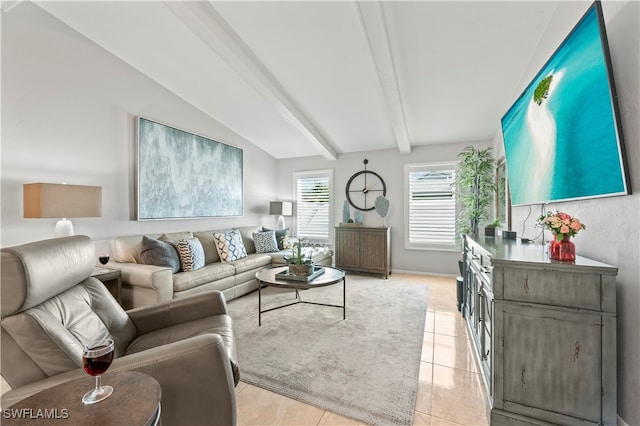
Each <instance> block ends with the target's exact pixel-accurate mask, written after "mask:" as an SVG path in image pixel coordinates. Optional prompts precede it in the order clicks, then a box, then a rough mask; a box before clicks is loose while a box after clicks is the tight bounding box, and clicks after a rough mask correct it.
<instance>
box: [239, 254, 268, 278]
mask: <svg viewBox="0 0 640 426" xmlns="http://www.w3.org/2000/svg"><path fill="white" fill-rule="evenodd" d="M271 262H272V260H271V256H269V255H268V254H257V253H252V254H249V255H247V256H246V257H243V258H242V259H239V260H235V261H233V262H231V263H230V265H233V267H234V268H236V274H239V273H240V272H245V271H250V270H252V269H256V268H260V267H263V266H267V265H270V264H271Z"/></svg>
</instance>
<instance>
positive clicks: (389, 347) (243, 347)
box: [229, 275, 428, 425]
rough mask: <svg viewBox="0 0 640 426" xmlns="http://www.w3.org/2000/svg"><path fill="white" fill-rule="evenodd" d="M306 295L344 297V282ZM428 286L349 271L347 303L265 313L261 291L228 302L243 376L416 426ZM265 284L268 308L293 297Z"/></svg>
mask: <svg viewBox="0 0 640 426" xmlns="http://www.w3.org/2000/svg"><path fill="white" fill-rule="evenodd" d="M300 295H301V298H302V300H308V301H313V302H320V303H330V304H341V303H342V284H341V283H340V284H335V285H332V286H329V287H322V288H316V289H310V290H304V291H301V292H300ZM427 296H428V287H427V286H426V285H423V284H412V283H409V282H406V281H403V280H399V279H394V278H390V279H388V280H384V279H379V278H375V277H363V276H359V275H348V276H347V290H346V300H347V309H346V317H347V318H346V320H343V319H342V309H340V308H334V307H327V306H319V305H309V304H297V305H293V306H288V307H285V308H283V309H277V310H274V311H271V312H267V313H263V314H262V326H261V327H258V293H257V291H256V292H253V293H251V294H249V295H246V296H243V297H241V298H239V299H235V300H233V301H231V302H229V311H230V314H231V316H232V317H233V319H234V329H235V333H236V343H237V350H238V364H239V367H240V375H241V380H243V381H245V382H247V383H250V384H252V385H255V386H258V387H260V388H263V389H267V390H270V391H273V392H276V393H278V394H281V395H284V396H287V397H290V398H293V399H296V400H298V401H302V402H305V403H308V404H311V405H314V406H316V407H319V408H322V409H325V410H329V411H332V412H334V413H337V414H341V415H343V416H346V417H350V418H353V419H356V420H359V421H362V422H365V423H367V424H371V425H411V424H412V422H413V414H414V408H415V401H416V393H417V389H418V374H419V370H420V356H421V351H422V339H423V336H424V324H425V317H426V311H427ZM294 297H295V293H294V290H290V289H289V290H284V289H275V288H272V287H266V288H263V290H262V303H263V310H264V309H268V308H270V307H274V306H279V305H282V304H286V303H288V302H291V301H293V300H294Z"/></svg>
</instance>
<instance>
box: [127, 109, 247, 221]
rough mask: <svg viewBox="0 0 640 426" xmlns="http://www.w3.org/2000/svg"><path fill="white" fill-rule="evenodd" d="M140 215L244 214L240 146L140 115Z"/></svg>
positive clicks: (138, 211)
mask: <svg viewBox="0 0 640 426" xmlns="http://www.w3.org/2000/svg"><path fill="white" fill-rule="evenodd" d="M137 154H138V155H137V160H138V161H137V184H138V192H137V201H138V209H137V216H138V220H151V219H178V218H200V217H220V216H242V214H243V170H242V166H243V163H242V161H243V159H242V149H240V148H237V147H234V146H231V145H227V144H224V143H221V142H217V141H214V140H212V139H209V138H206V137H204V136H199V135H196V134H194V133H190V132H187V131H184V130H180V129H177V128H174V127H170V126H167V125H165V124H161V123H157V122H155V121H151V120H148V119H146V118H143V117H138V151H137Z"/></svg>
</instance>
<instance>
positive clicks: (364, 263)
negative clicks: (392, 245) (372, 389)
mask: <svg viewBox="0 0 640 426" xmlns="http://www.w3.org/2000/svg"><path fill="white" fill-rule="evenodd" d="M360 234H361V235H360V238H361V239H360V267H362V268H366V269H369V270H377V271H380V272H384V268H385V265H386V255H387V253H386V246H387V238H386V237H387V234H386V231H385V232H380V231H362V232H361V233H360Z"/></svg>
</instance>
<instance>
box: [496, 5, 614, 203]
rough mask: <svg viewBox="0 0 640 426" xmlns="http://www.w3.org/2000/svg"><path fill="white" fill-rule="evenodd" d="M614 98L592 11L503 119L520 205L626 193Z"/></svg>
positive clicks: (515, 195) (512, 185)
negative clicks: (539, 96) (546, 81)
mask: <svg viewBox="0 0 640 426" xmlns="http://www.w3.org/2000/svg"><path fill="white" fill-rule="evenodd" d="M549 76H551V80H550V84H549V86H548V89H547V90H546V91H545V90H543V89H544V83H543V84H542V85H541V86H542V87H541V89H540V90H539V91H540V93H546V97H544V96H543V97H542V99H541V100H540V101H539V104H538V102H536V101H534V93H535V92H536V88H538V86H539V85H540V84H541V82H543V80H544V79H545V78H547V77H549ZM610 93H611V92H610V86H609V79H608V73H607V66H606V63H605V56H604V51H603V48H602V44H601V37H600V29H599V25H598V16H597V11H596V9H595V7H592V8H591V9H590V10H589V11H588V13H587V14H586V15H585V17H584V18H583V20H582V21H581V22H580V23H579V24H578V26H576V28H575V29H574V31H572V33H571V34H570V35H569V37H567V39H566V40H565V42H564V43H563V44H562V46H561V47H560V48H559V49H558V50H557V51H556V53H555V54H554V55H553V57H552V58H551V59H550V60H549V62H548V63H547V64H546V65H545V66H544V68H543V69H542V70H541V71H540V73H538V75H537V76H536V78H535V79H534V80H533V81H532V83H531V84H530V85H529V86H528V87H527V89H526V90H525V92H524V93H523V94H522V95H521V97H520V98H518V100H517V101H516V102H515V103H514V105H513V106H512V107H511V109H510V110H509V111H508V112H507V113H506V114H505V116H504V117H503V118H502V129H503V137H504V144H505V155H506V160H507V168H508V176H509V185H510V188H511V198H512V203H513V204H514V205H521V204H536V203H544V202H547V201H561V200H568V199H575V198H586V197H598V196H605V195H616V194H618V195H620V194H625V193H626V186H625V177H624V172H623V166H622V158H621V151H620V149H619V146H620V145H619V143H618V134H617V127H616V123H615V116H614V111H613V104H612V99H611V95H610Z"/></svg>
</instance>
